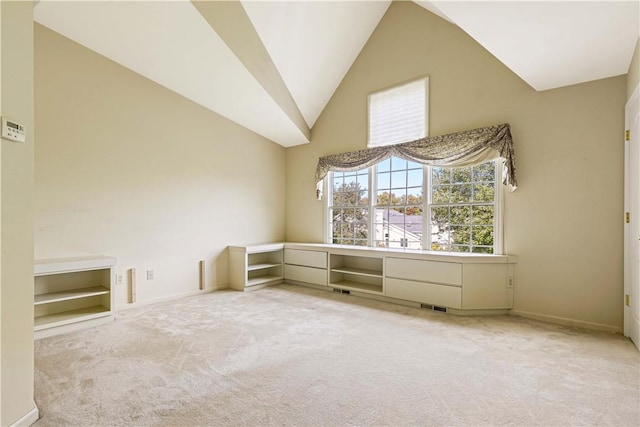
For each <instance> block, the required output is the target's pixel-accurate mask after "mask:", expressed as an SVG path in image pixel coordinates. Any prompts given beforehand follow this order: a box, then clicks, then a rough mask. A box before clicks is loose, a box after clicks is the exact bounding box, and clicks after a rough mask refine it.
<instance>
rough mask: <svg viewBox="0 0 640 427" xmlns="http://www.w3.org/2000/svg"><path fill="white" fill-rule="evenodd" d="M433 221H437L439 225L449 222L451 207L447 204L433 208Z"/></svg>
mask: <svg viewBox="0 0 640 427" xmlns="http://www.w3.org/2000/svg"><path fill="white" fill-rule="evenodd" d="M431 222H436V223H438V224H439V225H443V224H445V223H448V222H449V208H448V207H447V206H443V207H433V208H431Z"/></svg>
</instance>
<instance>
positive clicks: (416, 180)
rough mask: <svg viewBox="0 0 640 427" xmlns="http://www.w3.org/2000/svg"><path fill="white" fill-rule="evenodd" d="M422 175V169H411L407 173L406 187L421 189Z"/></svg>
mask: <svg viewBox="0 0 640 427" xmlns="http://www.w3.org/2000/svg"><path fill="white" fill-rule="evenodd" d="M423 177H424V174H423V173H422V169H413V170H410V171H409V172H407V186H408V187H422V181H423Z"/></svg>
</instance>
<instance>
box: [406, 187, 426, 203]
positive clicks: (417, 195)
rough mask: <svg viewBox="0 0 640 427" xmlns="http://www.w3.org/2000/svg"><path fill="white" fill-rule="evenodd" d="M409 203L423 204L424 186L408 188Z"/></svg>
mask: <svg viewBox="0 0 640 427" xmlns="http://www.w3.org/2000/svg"><path fill="white" fill-rule="evenodd" d="M407 204H410V205H421V204H422V187H414V188H408V189H407Z"/></svg>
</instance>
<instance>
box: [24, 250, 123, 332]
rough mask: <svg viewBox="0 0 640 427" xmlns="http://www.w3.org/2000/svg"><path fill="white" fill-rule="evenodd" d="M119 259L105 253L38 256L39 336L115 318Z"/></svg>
mask: <svg viewBox="0 0 640 427" xmlns="http://www.w3.org/2000/svg"><path fill="white" fill-rule="evenodd" d="M115 264H116V259H115V258H112V257H106V256H92V257H76V258H58V259H47V260H36V261H35V263H34V299H33V304H34V316H35V317H34V332H35V337H36V338H42V337H46V336H51V335H55V334H58V333H62V332H68V331H70V330H75V329H78V328H81V327H88V326H93V325H97V324H100V323H104V322H109V321H112V320H113V311H112V310H113V306H114V304H113V301H114V300H113V298H114V292H113V282H114V266H115Z"/></svg>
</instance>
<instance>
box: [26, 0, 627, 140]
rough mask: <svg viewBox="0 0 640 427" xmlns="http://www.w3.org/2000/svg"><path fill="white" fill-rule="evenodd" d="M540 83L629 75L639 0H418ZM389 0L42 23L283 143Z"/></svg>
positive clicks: (54, 14) (139, 10)
mask: <svg viewBox="0 0 640 427" xmlns="http://www.w3.org/2000/svg"><path fill="white" fill-rule="evenodd" d="M416 3H417V4H419V5H420V6H422V7H424V8H425V9H427V10H429V11H431V12H432V13H435V14H437V15H439V16H440V17H442V18H443V19H446V20H448V21H450V22H452V23H453V24H455V25H457V26H459V27H460V28H461V29H462V30H464V31H465V32H467V33H468V34H469V35H470V36H471V37H473V38H474V39H475V40H476V41H477V42H478V43H480V44H481V45H482V46H484V47H485V48H486V49H487V50H488V51H489V52H491V53H492V54H493V55H494V56H495V57H496V58H498V59H499V60H500V61H502V62H503V63H504V64H505V65H506V66H507V67H509V68H510V69H511V70H512V71H513V72H514V73H516V74H517V75H518V76H520V77H521V78H522V79H523V80H524V81H526V82H527V83H528V84H529V85H531V86H532V87H533V88H534V89H536V90H548V89H553V88H557V87H562V86H567V85H571V84H576V83H583V82H586V81H591V80H597V79H601V78H606V77H612V76H616V75H621V74H626V73H627V71H628V69H629V65H630V62H631V58H632V55H633V50H634V47H635V45H636V41H637V40H638V37H639V35H640V1H638V0H631V1H586V2H581V1H545V2H537V1H515V0H513V1H501V2H495V1H478V0H476V1H427V0H420V1H416ZM390 4H391V2H390V1H329V2H326V1H241V2H240V1H188V0H175V1H153V0H146V1H136V2H127V1H54V0H42V1H40V2H38V3H37V4H36V6H35V8H34V18H35V20H36V22H38V23H40V24H42V25H44V26H46V27H48V28H50V29H52V30H54V31H56V32H58V33H60V34H62V35H64V36H66V37H68V38H70V39H72V40H74V41H76V42H78V43H80V44H81V45H84V46H85V47H87V48H89V49H91V50H93V51H95V52H97V53H99V54H101V55H104V56H106V57H107V58H110V59H112V60H113V61H115V62H117V63H119V64H121V65H123V66H125V67H127V68H129V69H131V70H133V71H135V72H137V73H139V74H141V75H143V76H145V77H147V78H149V79H151V80H153V81H155V82H156V83H158V84H160V85H163V86H165V87H167V88H168V89H170V90H173V91H175V92H177V93H179V94H181V95H183V96H185V97H187V98H189V99H191V100H192V101H194V102H197V103H198V104H201V105H203V106H204V107H206V108H209V109H211V110H212V111H215V112H216V113H218V114H220V115H222V116H224V117H227V118H228V119H230V120H233V121H234V122H236V123H238V124H240V125H242V126H244V127H246V128H248V129H251V130H252V131H254V132H256V133H258V134H260V135H262V136H264V137H266V138H268V139H270V140H272V141H274V142H276V143H278V144H280V145H282V146H285V147H289V146H294V145H299V144H304V143H307V142H309V139H310V129H311V128H312V127H313V125H314V123H315V121H316V120H317V118H318V116H319V115H320V113H321V112H322V110H323V109H324V107H325V106H326V105H327V103H328V102H329V99H330V98H331V96H332V95H333V93H334V92H335V90H336V89H337V87H338V85H339V84H340V82H341V81H342V79H343V77H344V76H345V74H346V73H347V71H348V70H349V68H350V67H351V65H352V63H353V62H354V61H355V59H356V57H357V56H358V54H359V53H360V51H361V49H362V48H363V47H364V45H365V44H366V42H367V40H368V39H369V37H370V35H371V34H372V33H373V31H374V30H375V28H376V26H377V25H378V23H379V22H380V20H381V19H382V17H383V15H384V14H385V12H386V10H387V8H388V7H389V5H390Z"/></svg>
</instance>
